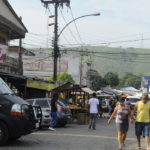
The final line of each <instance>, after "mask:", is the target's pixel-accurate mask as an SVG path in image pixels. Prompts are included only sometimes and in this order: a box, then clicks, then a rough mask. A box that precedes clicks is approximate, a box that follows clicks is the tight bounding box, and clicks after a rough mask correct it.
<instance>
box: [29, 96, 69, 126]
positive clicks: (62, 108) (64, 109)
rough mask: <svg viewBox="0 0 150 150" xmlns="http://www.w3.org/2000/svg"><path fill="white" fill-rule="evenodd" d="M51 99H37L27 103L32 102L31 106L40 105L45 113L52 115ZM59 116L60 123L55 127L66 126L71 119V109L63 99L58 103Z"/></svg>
mask: <svg viewBox="0 0 150 150" xmlns="http://www.w3.org/2000/svg"><path fill="white" fill-rule="evenodd" d="M50 101H51V99H50V98H35V99H28V100H27V102H30V104H31V105H33V106H34V105H39V106H41V108H42V113H43V112H48V113H49V114H50V113H51V106H50ZM57 107H58V111H57V115H58V122H57V123H56V124H55V125H54V127H56V126H58V125H59V126H65V125H66V124H67V122H68V120H70V119H71V110H70V107H69V106H68V105H67V104H65V103H64V102H63V101H62V100H61V99H59V100H58V102H57Z"/></svg>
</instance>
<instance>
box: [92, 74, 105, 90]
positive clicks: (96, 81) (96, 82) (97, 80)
mask: <svg viewBox="0 0 150 150" xmlns="http://www.w3.org/2000/svg"><path fill="white" fill-rule="evenodd" d="M91 81H92V89H93V90H94V91H98V90H100V88H101V87H105V86H106V85H108V83H107V81H106V80H105V79H104V78H102V77H101V76H100V74H99V73H95V74H94V76H92V77H91Z"/></svg>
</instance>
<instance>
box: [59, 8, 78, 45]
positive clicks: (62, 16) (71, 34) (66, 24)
mask: <svg viewBox="0 0 150 150" xmlns="http://www.w3.org/2000/svg"><path fill="white" fill-rule="evenodd" d="M59 10H60V12H61V14H62V17H63V19H64V21H65V23H66V25H67V21H66V19H65V17H64V15H63V13H62V11H61V9H60V6H59ZM67 27H68V29H69V31H70V33H71V35H72V36H73V38H74V39H75V41H76V42H77V43H79V42H78V41H77V39H76V38H75V36H74V35H73V33H72V31H71V30H70V27H69V26H67Z"/></svg>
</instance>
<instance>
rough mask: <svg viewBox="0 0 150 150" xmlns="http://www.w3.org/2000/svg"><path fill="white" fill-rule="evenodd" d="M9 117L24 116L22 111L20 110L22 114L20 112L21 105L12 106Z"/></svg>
mask: <svg viewBox="0 0 150 150" xmlns="http://www.w3.org/2000/svg"><path fill="white" fill-rule="evenodd" d="M10 115H13V116H26V115H25V113H24V110H23V109H22V112H21V105H19V104H14V105H13V106H12V108H11V112H10Z"/></svg>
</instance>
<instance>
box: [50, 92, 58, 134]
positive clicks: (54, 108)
mask: <svg viewBox="0 0 150 150" xmlns="http://www.w3.org/2000/svg"><path fill="white" fill-rule="evenodd" d="M58 97H59V94H58V93H57V92H54V93H53V98H52V100H51V102H50V105H51V115H52V122H51V125H50V127H49V129H50V130H52V131H56V130H55V129H54V128H53V126H54V124H55V123H56V122H57V121H58V117H57V100H58Z"/></svg>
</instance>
